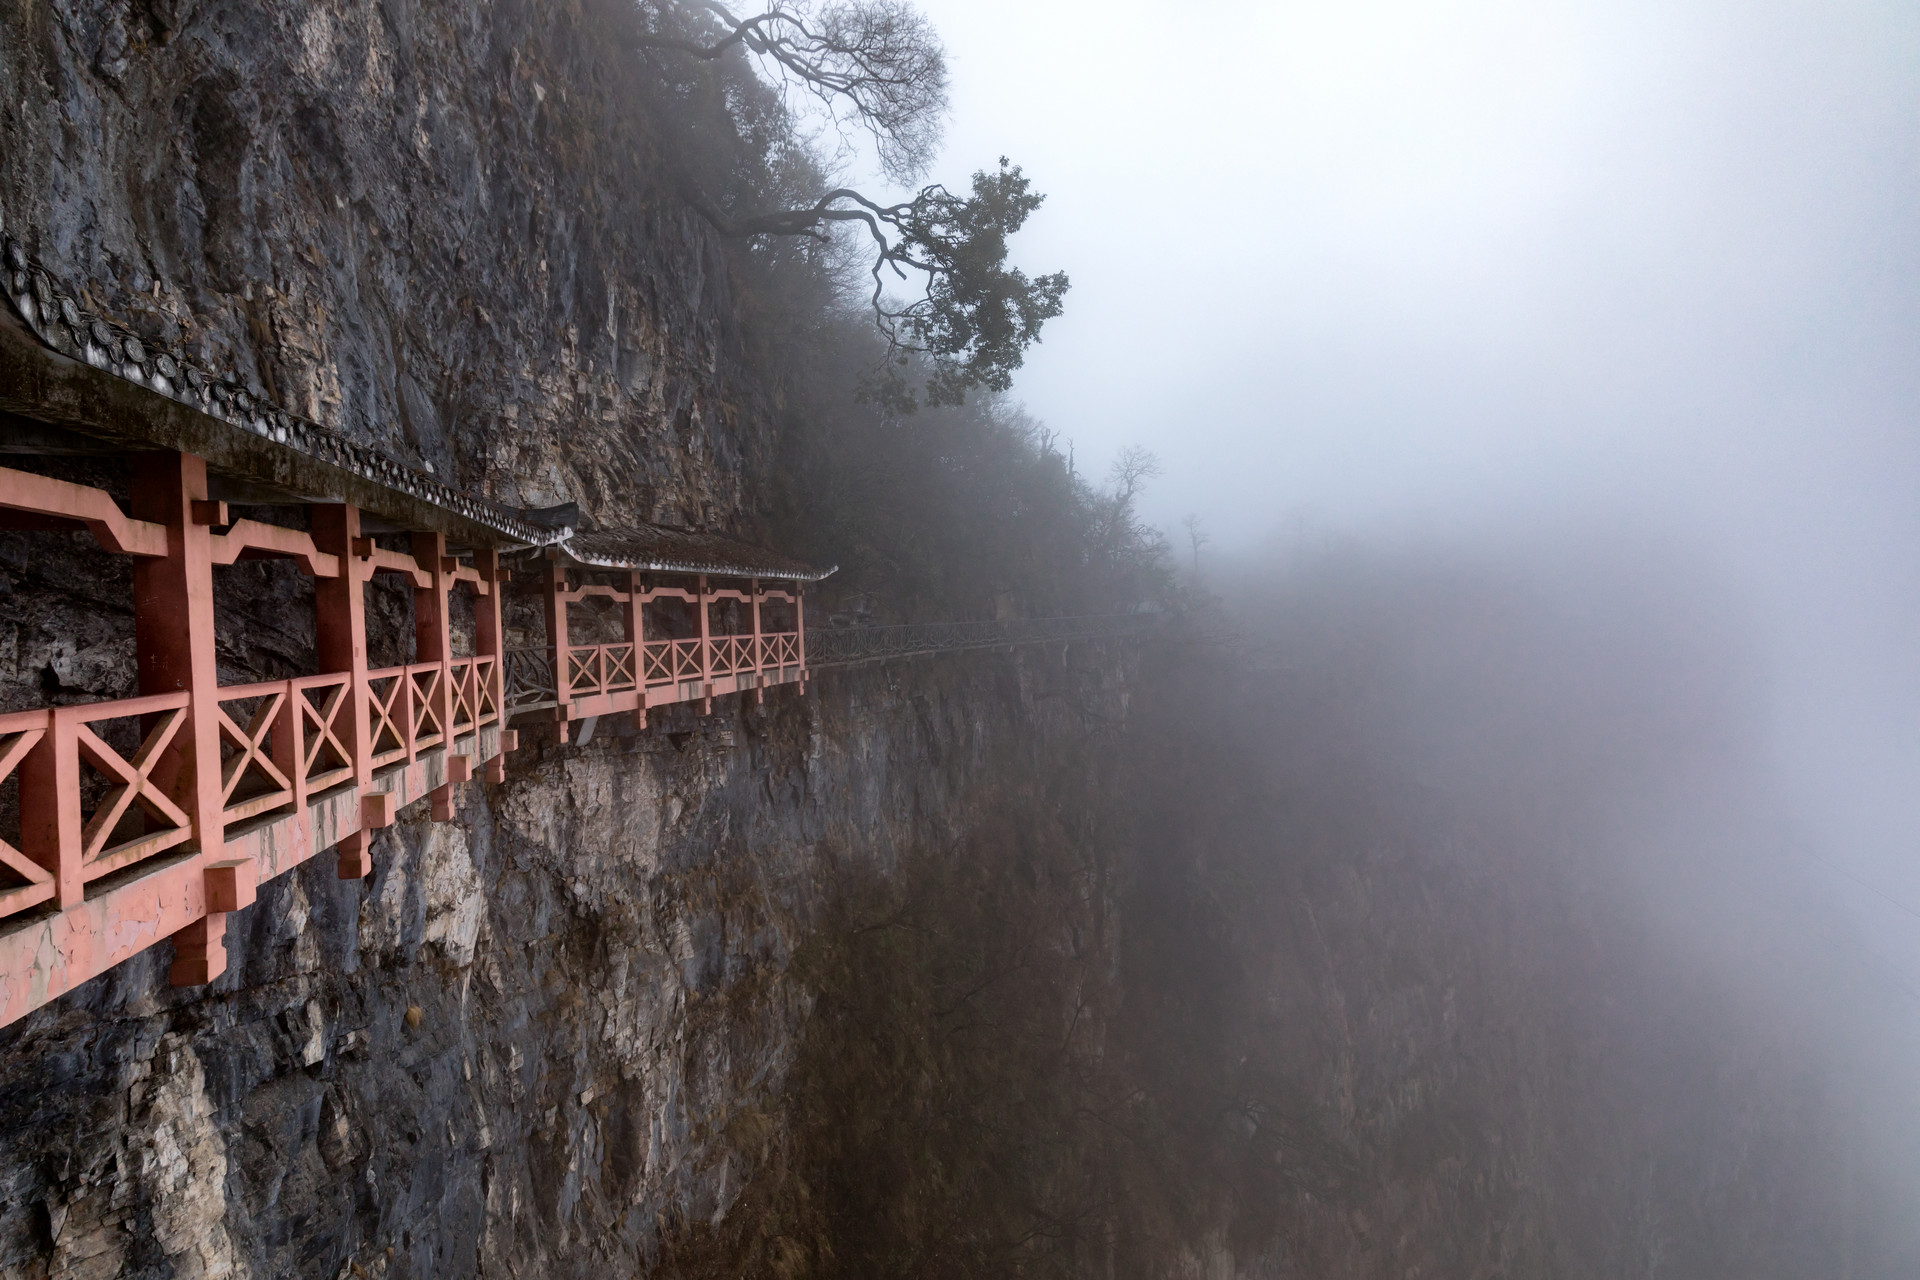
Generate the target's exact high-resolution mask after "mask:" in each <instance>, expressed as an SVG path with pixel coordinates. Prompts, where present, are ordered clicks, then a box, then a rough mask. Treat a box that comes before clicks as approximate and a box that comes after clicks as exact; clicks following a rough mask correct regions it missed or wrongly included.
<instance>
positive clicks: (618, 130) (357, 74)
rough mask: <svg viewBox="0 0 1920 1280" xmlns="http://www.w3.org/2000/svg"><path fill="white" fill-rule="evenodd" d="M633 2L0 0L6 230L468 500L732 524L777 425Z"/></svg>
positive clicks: (188, 347)
mask: <svg viewBox="0 0 1920 1280" xmlns="http://www.w3.org/2000/svg"><path fill="white" fill-rule="evenodd" d="M618 8H619V6H617V5H614V4H596V3H594V0H573V2H572V3H559V4H533V3H517V2H512V0H510V2H508V3H501V4H485V5H480V4H461V3H415V2H413V0H399V2H398V3H385V2H375V0H368V2H366V3H352V2H343V3H320V4H311V5H309V4H301V5H252V4H243V3H205V2H201V0H155V2H152V3H147V2H139V3H129V2H127V0H100V2H96V0H78V2H77V3H68V2H65V0H62V2H61V3H56V4H44V5H43V4H33V3H11V4H9V5H8V6H7V7H6V10H5V17H4V21H5V28H6V33H7V40H6V45H5V48H4V51H0V136H4V137H5V138H6V146H5V148H4V150H0V208H3V209H4V216H5V219H6V230H7V231H9V232H10V233H12V234H13V235H15V236H17V237H18V238H19V239H21V240H22V241H23V242H24V243H25V244H26V246H27V247H28V249H29V250H30V251H31V252H33V253H35V254H36V255H37V256H38V257H39V258H40V259H41V260H42V261H44V262H45V263H46V265H47V266H48V267H49V268H50V269H52V270H54V271H56V272H58V273H60V274H62V275H63V276H64V277H65V278H66V279H67V280H68V281H70V282H71V284H72V285H73V286H75V287H76V288H78V287H80V286H85V288H86V289H87V291H88V294H89V295H90V300H91V301H93V302H96V303H97V304H99V306H100V307H101V308H102V309H103V310H105V311H106V312H107V313H109V314H112V315H114V316H116V317H118V318H120V319H122V320H123V321H125V322H127V323H129V324H131V325H133V326H134V327H135V328H136V329H137V330H139V331H140V332H142V333H143V335H145V336H151V337H155V338H160V339H163V340H165V341H166V342H168V343H169V344H174V345H177V346H178V347H180V348H181V349H182V350H184V351H185V352H186V353H187V354H188V355H190V356H192V357H193V358H195V359H196V360H198V361H201V362H202V363H204V364H205V365H206V366H207V367H208V368H210V369H213V370H217V371H222V372H226V371H231V372H232V373H233V374H234V375H235V377H236V378H237V380H239V381H241V382H243V383H248V384H251V385H252V386H253V387H254V388H255V390H256V392H257V393H264V394H266V395H267V396H269V397H270V398H272V399H274V400H276V401H278V402H279V403H281V404H282V405H283V406H284V407H286V408H287V409H289V410H292V411H295V412H298V413H302V414H305V415H306V416H308V417H311V418H313V419H315V420H317V421H319V422H322V423H325V424H327V425H329V426H332V427H335V428H336V429H338V430H341V431H343V432H346V433H348V434H350V435H352V436H355V437H356V438H359V439H362V440H364V441H366V442H367V443H370V444H374V445H376V446H378V447H380V448H382V449H384V450H385V451H387V452H388V453H390V454H391V455H393V456H394V457H396V458H399V459H401V460H403V461H406V462H409V463H412V464H414V465H416V466H419V465H423V464H424V465H426V466H427V467H429V468H431V469H432V470H433V471H434V472H435V473H436V474H438V475H439V476H440V477H441V478H443V479H447V480H449V481H450V482H452V483H455V484H458V485H460V486H463V487H465V488H467V489H468V490H469V491H471V492H475V493H483V494H486V495H489V496H493V497H497V498H500V499H502V500H505V501H509V502H513V503H524V504H528V505H541V504H544V503H547V502H555V501H566V500H578V501H580V502H581V504H582V505H583V507H584V508H586V510H587V511H588V512H589V514H590V515H594V516H598V517H600V518H601V519H602V521H603V522H604V521H606V520H607V519H609V518H617V517H620V516H626V517H628V518H631V517H632V516H634V515H638V516H639V517H640V518H643V519H659V520H665V521H670V522H698V523H726V522H729V521H731V520H733V519H734V518H735V517H736V516H737V515H738V514H739V513H740V512H741V510H742V507H743V504H744V502H745V498H746V495H748V494H750V493H752V492H753V488H754V485H755V484H756V483H757V482H758V481H759V480H760V479H762V478H763V474H764V468H765V465H766V459H767V456H768V449H769V439H768V434H767V431H766V428H765V424H764V422H763V421H762V420H761V418H760V417H758V416H756V415H755V414H754V413H753V412H752V411H751V408H750V404H749V402H750V400H751V397H750V395H749V393H748V391H747V390H746V389H745V384H744V382H743V380H742V379H741V378H740V377H739V375H738V373H737V369H736V364H735V361H734V359H733V354H732V353H733V351H734V348H735V343H736V335H735V332H734V319H733V315H732V307H731V300H730V296H729V289H728V274H727V267H726V262H725V260H724V257H723V256H722V255H721V253H720V251H719V249H718V247H717V246H716V244H715V242H714V241H713V240H712V238H711V237H710V236H708V235H706V234H704V232H703V229H702V225H701V224H699V223H698V222H697V220H695V219H694V218H693V217H692V215H690V214H688V213H686V212H685V211H684V209H683V207H682V206H680V205H678V204H677V203H675V202H673V201H663V200H661V199H659V196H660V195H661V191H660V184H659V180H658V166H657V164H656V163H655V162H654V160H653V159H652V156H653V154H654V152H653V147H652V145H651V143H650V142H649V140H648V135H647V132H646V130H645V128H644V127H643V126H642V123H641V121H640V120H639V118H638V117H637V115H636V113H635V111H634V109H633V107H632V101H631V100H632V94H631V92H630V88H631V82H632V75H633V69H632V62H631V57H630V55H629V54H627V53H626V52H625V50H624V48H623V43H624V42H623V41H622V39H621V35H620V26H619V21H618V15H617V12H616V11H617V9H618Z"/></svg>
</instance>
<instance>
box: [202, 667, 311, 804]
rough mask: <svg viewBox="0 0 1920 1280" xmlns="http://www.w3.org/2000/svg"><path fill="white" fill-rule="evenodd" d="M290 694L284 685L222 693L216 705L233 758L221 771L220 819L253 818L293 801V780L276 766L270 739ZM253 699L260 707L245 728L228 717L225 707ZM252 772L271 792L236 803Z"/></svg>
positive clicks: (243, 688)
mask: <svg viewBox="0 0 1920 1280" xmlns="http://www.w3.org/2000/svg"><path fill="white" fill-rule="evenodd" d="M288 692H289V690H288V687H287V686H286V685H284V684H265V685H239V686H231V687H228V688H225V689H222V690H221V691H220V693H221V696H220V699H219V701H218V702H217V703H215V711H216V712H217V713H218V715H219V721H218V724H219V728H220V737H221V739H222V740H223V741H224V742H226V743H228V744H230V745H231V746H232V747H233V748H234V753H233V755H232V756H230V757H228V759H227V761H226V763H225V764H223V765H222V766H221V771H220V804H221V806H222V809H221V817H222V818H223V819H224V820H225V821H227V822H238V821H240V820H242V819H244V818H251V817H253V816H255V815H256V814H261V813H266V812H268V811H269V810H271V809H277V808H279V807H280V806H281V805H284V804H289V803H291V802H292V800H293V781H292V779H290V778H288V777H287V775H286V774H284V773H282V772H281V771H280V769H279V767H278V766H277V765H275V764H274V762H273V743H272V741H271V740H270V738H271V734H272V733H273V726H274V723H275V722H276V721H277V720H278V719H279V718H280V710H281V708H282V707H284V706H286V703H287V694H288ZM250 699H258V701H259V705H258V706H257V707H255V708H254V712H253V715H252V717H251V718H249V719H248V721H247V726H246V728H244V729H243V728H241V727H240V725H239V723H238V722H236V721H235V720H234V719H233V717H232V716H230V715H228V714H227V708H226V704H228V703H233V702H244V701H248V700H250ZM249 772H251V773H253V774H254V776H255V778H256V779H257V780H261V781H264V782H265V783H266V784H267V788H268V789H267V790H266V791H264V792H261V793H259V794H257V795H253V796H248V797H246V798H244V799H242V800H240V801H239V802H237V803H236V802H235V800H234V793H235V792H236V791H237V790H239V787H240V784H241V783H242V782H243V781H245V780H246V777H247V775H248V773H249Z"/></svg>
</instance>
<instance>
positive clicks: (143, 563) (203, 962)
mask: <svg viewBox="0 0 1920 1280" xmlns="http://www.w3.org/2000/svg"><path fill="white" fill-rule="evenodd" d="M131 506H132V508H133V511H132V514H133V515H134V517H135V518H136V519H140V520H151V521H153V522H154V523H155V524H162V525H165V526H166V529H167V554H166V555H165V556H164V557H150V556H143V557H140V558H139V559H136V560H135V561H134V567H133V635H134V647H135V651H136V653H137V656H138V662H139V669H140V692H141V693H142V694H158V693H176V692H178V691H180V690H182V689H184V690H186V692H187V698H188V702H187V725H186V729H185V731H184V732H183V733H182V734H181V735H180V736H179V737H177V738H176V739H175V742H176V743H179V744H180V745H179V746H178V747H176V748H175V749H174V750H172V751H171V752H170V753H169V755H170V757H171V758H170V759H169V760H167V761H166V762H164V763H163V764H162V765H161V766H160V767H159V768H157V769H156V770H155V771H154V776H155V777H156V778H157V779H158V780H159V781H160V782H161V785H162V786H165V787H167V789H168V790H169V791H170V793H171V794H172V796H173V797H174V802H175V803H176V804H178V805H179V806H180V807H181V808H182V809H183V810H185V811H186V813H187V815H188V816H189V817H191V818H192V819H193V831H194V838H195V841H196V842H197V844H198V847H199V856H200V860H201V863H202V864H203V865H204V864H206V863H209V862H220V861H223V860H224V859H225V858H226V832H225V828H224V826H223V823H222V820H221V814H220V808H221V805H220V721H219V705H220V704H219V693H220V680H219V675H218V672H217V671H216V669H215V663H214V647H213V546H212V542H211V540H210V539H211V527H210V522H211V519H212V518H213V517H215V516H216V515H217V514H218V512H217V509H216V508H215V506H214V504H212V503H210V502H208V501H207V464H206V463H205V462H204V461H202V460H201V459H199V458H196V457H194V456H192V455H191V454H185V453H148V454H139V455H136V457H135V458H134V463H133V489H132V503H131ZM196 517H205V518H206V519H207V520H208V521H209V523H202V522H201V520H200V519H196ZM141 728H142V732H143V733H144V732H147V731H148V728H149V726H147V725H142V726H141ZM225 929H226V916H225V915H220V914H216V915H211V916H208V917H207V918H206V919H204V920H201V921H197V922H195V923H194V924H192V925H189V926H188V927H187V928H185V929H182V930H181V931H180V932H179V933H177V934H175V935H174V947H175V954H176V956H177V957H178V958H177V959H176V960H175V962H174V969H173V975H172V977H173V981H174V983H175V985H177V986H185V985H190V984H194V983H201V982H211V981H212V980H213V979H215V978H217V977H219V976H220V974H221V973H223V972H224V971H225V970H226V967H227V952H226V945H225V937H226V933H225Z"/></svg>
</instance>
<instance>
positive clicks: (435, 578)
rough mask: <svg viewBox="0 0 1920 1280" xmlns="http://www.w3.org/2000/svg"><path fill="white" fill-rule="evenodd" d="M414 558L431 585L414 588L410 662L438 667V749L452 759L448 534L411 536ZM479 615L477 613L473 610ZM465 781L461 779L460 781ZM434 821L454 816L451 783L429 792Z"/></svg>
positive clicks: (451, 651)
mask: <svg viewBox="0 0 1920 1280" xmlns="http://www.w3.org/2000/svg"><path fill="white" fill-rule="evenodd" d="M413 559H414V563H416V564H418V565H419V566H420V567H421V568H422V569H424V570H426V571H427V572H428V573H429V574H430V575H432V577H431V581H430V584H429V585H428V586H425V587H415V588H414V589H413V660H414V661H415V662H437V663H439V664H440V681H439V683H438V685H436V686H435V687H436V688H437V689H438V690H439V692H438V693H437V694H436V695H435V697H434V715H435V716H437V717H438V718H439V721H440V749H441V750H442V751H443V752H445V753H446V755H447V758H448V759H449V760H451V759H452V757H453V703H454V696H453V620H452V618H451V616H450V610H449V608H448V602H447V593H448V592H449V591H451V590H452V589H453V578H452V576H451V575H450V574H448V572H447V535H446V534H444V533H416V534H414V535H413ZM475 612H476V613H478V610H477V609H476V610H475ZM463 781H464V779H463ZM430 799H431V800H432V813H433V817H434V820H435V821H436V822H446V821H448V820H450V819H451V818H452V817H453V783H452V782H445V783H442V784H441V785H440V786H437V787H435V788H434V789H433V791H432V792H431V793H430Z"/></svg>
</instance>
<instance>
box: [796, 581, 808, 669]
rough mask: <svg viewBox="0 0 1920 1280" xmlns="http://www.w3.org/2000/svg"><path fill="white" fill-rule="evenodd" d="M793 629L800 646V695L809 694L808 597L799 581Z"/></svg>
mask: <svg viewBox="0 0 1920 1280" xmlns="http://www.w3.org/2000/svg"><path fill="white" fill-rule="evenodd" d="M793 630H794V643H795V644H796V645H797V646H798V647H799V650H800V654H799V661H800V696H801V697H803V698H804V697H806V696H807V599H806V589H805V588H804V587H802V586H801V585H800V584H799V583H798V582H796V583H794V584H793Z"/></svg>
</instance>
